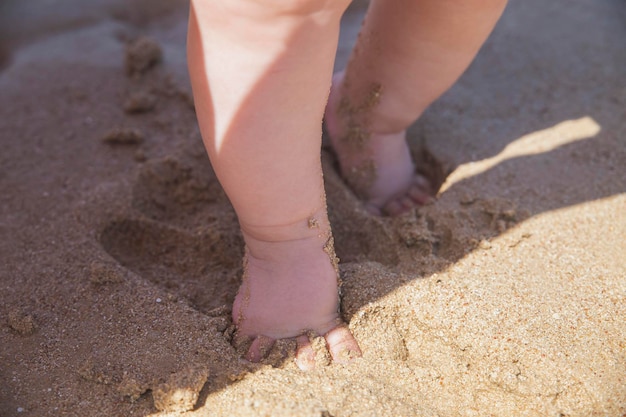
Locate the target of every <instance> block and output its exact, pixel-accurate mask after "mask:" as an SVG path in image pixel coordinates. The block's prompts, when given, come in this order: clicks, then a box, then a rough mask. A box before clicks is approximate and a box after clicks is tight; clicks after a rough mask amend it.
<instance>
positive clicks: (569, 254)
mask: <svg viewBox="0 0 626 417" xmlns="http://www.w3.org/2000/svg"><path fill="white" fill-rule="evenodd" d="M363 6H364V5H363V4H362V3H359V4H355V5H354V6H353V7H352V8H351V9H350V11H349V12H348V14H347V15H346V16H345V19H344V25H343V33H342V38H341V42H340V48H339V52H338V59H337V67H338V68H339V67H341V66H342V65H343V63H345V60H346V58H347V51H348V50H349V48H350V45H351V44H352V42H353V40H354V37H355V35H356V32H357V31H358V28H359V22H360V19H361V17H362V13H363ZM186 7H187V5H186V3H185V2H182V1H156V0H151V1H148V0H143V1H142V0H133V1H122V0H109V1H104V0H103V1H93V2H89V3H88V4H87V3H86V2H81V1H78V0H71V1H69V0H68V1H64V2H61V1H50V0H47V1H44V0H32V1H29V2H20V1H17V0H12V1H4V2H2V3H1V4H0V140H1V145H2V148H1V149H2V150H1V152H0V259H1V263H0V297H1V300H2V302H1V303H0V415H1V416H3V417H4V416H7V417H8V416H60V415H67V416H159V415H161V416H165V415H179V414H176V413H181V414H180V415H184V416H262V415H271V416H316V417H330V416H334V417H341V416H359V417H361V416H489V415H493V416H554V417H557V416H611V417H621V416H624V415H626V324H625V323H626V308H624V307H625V306H626V215H625V213H626V113H625V112H624V109H625V108H626V84H625V83H624V80H625V79H626V52H625V50H624V47H623V42H622V40H623V39H624V38H625V36H626V26H625V25H624V22H625V21H626V4H625V3H624V2H623V1H619V0H599V1H595V2H587V1H583V0H569V1H565V0H554V1H551V2H543V1H539V0H525V1H512V2H511V3H510V5H509V7H508V9H507V11H506V12H505V14H504V16H503V18H502V20H501V22H500V23H499V24H498V26H497V28H496V30H495V32H494V34H493V36H492V37H491V38H490V39H489V41H488V42H487V44H486V45H485V46H484V48H483V49H482V50H481V52H480V54H479V56H478V58H477V60H476V61H475V62H474V64H473V65H472V66H471V67H470V68H469V70H468V71H467V72H466V74H465V75H464V76H463V77H462V78H461V79H460V81H459V82H458V83H457V84H456V85H455V86H454V87H453V88H452V89H451V90H450V91H449V92H448V93H446V94H445V95H444V97H442V98H441V99H440V100H439V101H438V102H437V103H435V104H434V105H433V106H432V107H431V108H430V109H429V110H428V111H427V112H426V114H424V116H423V117H422V118H421V120H420V121H418V122H417V123H416V124H415V126H413V127H412V129H411V132H410V133H411V135H410V136H411V145H412V148H413V149H414V151H415V155H416V157H417V158H418V159H419V160H420V161H422V163H423V164H424V166H425V167H426V168H427V169H426V171H428V172H429V173H430V174H431V175H434V176H435V177H436V179H437V181H438V182H439V183H441V184H442V187H441V190H440V193H439V196H438V200H437V201H436V202H435V203H434V204H432V205H429V206H427V207H424V208H422V209H419V210H417V211H416V212H413V213H410V214H408V215H406V216H403V217H400V218H396V219H386V218H385V219H382V218H375V217H372V216H369V215H368V214H367V213H366V212H365V211H364V210H363V208H362V207H361V205H360V203H359V201H358V200H357V199H356V198H355V197H354V195H353V193H351V192H350V191H349V189H348V188H346V186H345V185H344V184H343V182H342V181H341V180H340V178H339V176H338V174H337V172H336V169H335V164H334V161H333V159H332V156H331V155H329V154H327V153H326V152H324V154H323V160H324V168H325V178H326V182H327V190H328V204H329V210H330V216H331V220H332V222H333V227H334V233H335V247H336V251H337V254H338V256H339V257H340V258H341V264H340V270H341V275H342V280H343V282H344V288H343V302H342V312H343V316H344V318H345V320H346V321H348V322H349V323H350V328H351V329H352V330H353V332H354V334H355V336H356V337H357V339H358V340H359V342H360V344H361V347H362V349H363V352H364V356H363V358H362V359H360V360H358V361H356V363H354V364H352V365H351V366H347V367H344V366H340V365H330V366H323V365H324V363H323V361H320V362H319V363H320V366H319V367H318V369H316V370H315V371H312V372H309V373H304V372H301V371H299V370H298V369H297V367H296V366H295V364H294V363H293V360H292V358H290V356H289V355H290V352H291V349H292V348H293V343H288V342H285V343H281V344H279V345H278V346H277V347H276V348H275V349H274V350H273V351H272V353H271V354H270V358H269V359H268V360H267V361H266V362H265V363H262V364H250V363H247V362H245V361H244V360H242V359H240V358H239V356H238V355H237V353H236V350H235V349H234V348H233V347H232V346H231V344H230V339H231V337H232V331H233V329H232V326H231V321H230V318H229V311H230V307H229V306H230V303H231V302H232V300H233V298H234V295H235V292H236V290H237V287H238V285H239V282H240V279H241V272H242V271H241V254H242V239H241V236H240V234H239V232H238V230H237V224H236V219H235V215H234V213H233V211H232V208H231V207H230V205H229V203H228V201H227V199H226V197H225V195H224V193H223V191H222V190H221V188H220V186H219V184H218V183H217V181H216V178H215V176H214V174H213V172H212V170H211V167H210V165H209V163H208V160H207V158H206V155H205V153H204V150H203V148H202V144H201V139H200V135H199V132H198V128H197V123H196V120H195V114H194V112H193V107H192V105H191V99H190V88H189V82H188V77H187V73H186V68H185V48H184V42H185V32H186ZM136 42H144V43H145V42H148V43H149V44H150V48H149V49H150V52H149V53H146V54H145V55H142V56H136V55H133V45H135V43H136ZM129 51H130V52H129ZM128 54H131V55H132V56H130V57H129V56H128ZM133 60H135V61H133Z"/></svg>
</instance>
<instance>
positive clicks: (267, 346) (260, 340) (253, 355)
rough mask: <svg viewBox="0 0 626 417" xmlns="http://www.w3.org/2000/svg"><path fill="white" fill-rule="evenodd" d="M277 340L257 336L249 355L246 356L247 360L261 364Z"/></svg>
mask: <svg viewBox="0 0 626 417" xmlns="http://www.w3.org/2000/svg"><path fill="white" fill-rule="evenodd" d="M275 342H276V339H272V338H271V337H267V336H263V335H259V336H257V337H256V338H255V339H254V340H253V341H252V344H251V345H250V348H249V349H248V353H247V354H246V359H247V360H249V361H250V362H260V361H261V359H263V358H265V357H266V356H267V354H268V353H269V351H270V350H271V349H272V346H274V343H275Z"/></svg>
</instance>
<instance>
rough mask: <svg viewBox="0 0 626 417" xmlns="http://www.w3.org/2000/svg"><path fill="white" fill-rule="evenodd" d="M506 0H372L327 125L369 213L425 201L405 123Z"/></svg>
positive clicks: (458, 66)
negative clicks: (411, 153)
mask: <svg viewBox="0 0 626 417" xmlns="http://www.w3.org/2000/svg"><path fill="white" fill-rule="evenodd" d="M505 4H506V0H467V1H465V0H373V1H372V3H371V5H370V9H369V10H368V13H367V16H366V18H365V22H364V24H363V28H362V30H361V33H360V35H359V38H358V40H357V44H356V46H355V48H354V50H353V53H352V56H351V58H350V61H349V63H348V65H347V67H346V69H345V72H343V73H340V74H337V75H336V76H335V78H334V80H333V87H332V91H331V95H330V100H329V104H328V107H327V110H326V115H325V121H326V128H327V130H328V133H329V135H330V139H331V144H332V146H333V148H334V150H335V152H336V153H337V155H338V159H339V163H340V166H341V172H342V175H343V176H344V179H345V180H346V181H347V182H348V184H349V185H350V186H351V187H352V188H353V190H354V191H355V192H356V193H357V194H358V195H359V196H360V197H361V198H362V199H364V200H365V202H366V204H367V206H368V208H369V209H370V211H372V212H373V213H375V214H390V215H395V214H399V213H402V212H404V211H406V210H409V209H411V208H412V207H415V206H416V205H420V204H423V203H425V202H427V201H428V200H429V199H430V196H431V195H432V194H433V192H434V190H431V189H430V187H429V184H428V182H427V181H426V180H425V179H424V178H422V177H420V176H418V175H416V174H415V167H414V165H413V161H412V160H411V156H410V153H409V148H408V146H407V143H406V140H405V131H406V129H407V127H408V126H409V125H410V124H412V123H413V122H414V121H415V120H416V119H417V118H418V117H419V116H420V115H421V114H422V112H423V111H424V110H425V109H426V107H428V106H429V105H430V104H431V103H432V102H433V101H434V100H435V99H437V98H438V97H439V96H440V95H441V94H443V93H444V92H445V91H446V90H447V89H448V88H450V86H451V85H452V84H453V83H454V82H455V81H456V80H457V79H458V78H459V77H460V75H461V74H462V73H463V72H464V71H465V69H466V68H467V67H468V66H469V64H470V63H471V61H472V60H473V59H474V57H475V55H476V53H477V52H478V50H479V49H480V47H481V46H482V44H483V43H484V41H485V40H486V38H487V36H488V35H489V33H490V32H491V31H492V29H493V27H494V26H495V24H496V22H497V20H498V18H499V17H500V15H501V13H502V11H503V9H504V7H505Z"/></svg>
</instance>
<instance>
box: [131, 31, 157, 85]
mask: <svg viewBox="0 0 626 417" xmlns="http://www.w3.org/2000/svg"><path fill="white" fill-rule="evenodd" d="M162 56H163V52H162V51H161V46H160V45H159V44H158V43H156V42H155V41H153V40H152V39H149V38H146V37H140V38H138V39H136V40H134V41H133V42H131V43H129V44H128V46H127V47H126V56H125V61H124V66H125V67H126V73H127V74H128V75H129V76H132V77H137V76H140V75H142V74H144V73H145V72H146V71H148V70H149V69H150V68H152V67H153V66H155V65H156V64H158V63H159V62H160V61H161V58H162Z"/></svg>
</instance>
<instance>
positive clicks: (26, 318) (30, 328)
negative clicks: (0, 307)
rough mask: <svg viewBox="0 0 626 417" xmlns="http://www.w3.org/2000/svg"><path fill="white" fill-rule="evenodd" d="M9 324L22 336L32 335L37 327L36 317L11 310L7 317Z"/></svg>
mask: <svg viewBox="0 0 626 417" xmlns="http://www.w3.org/2000/svg"><path fill="white" fill-rule="evenodd" d="M7 322H8V325H9V327H10V328H11V329H13V330H15V331H16V332H17V333H19V334H20V335H22V336H30V335H31V334H33V333H34V332H35V330H36V329H37V325H36V324H35V319H34V318H33V316H32V315H30V314H25V313H22V312H20V311H16V310H14V311H10V312H9V315H8V317H7Z"/></svg>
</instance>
